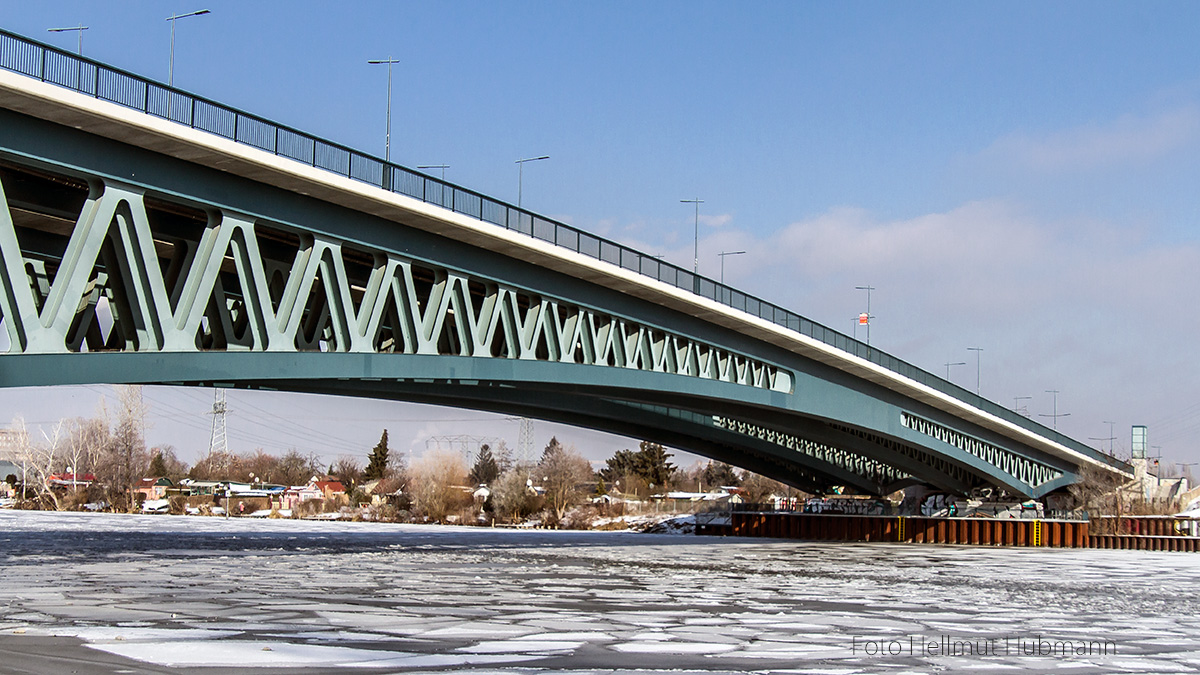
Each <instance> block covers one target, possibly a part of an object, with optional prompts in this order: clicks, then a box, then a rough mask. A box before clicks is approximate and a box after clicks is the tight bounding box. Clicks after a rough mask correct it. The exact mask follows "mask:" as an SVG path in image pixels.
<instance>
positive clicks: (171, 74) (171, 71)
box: [80, 9, 212, 87]
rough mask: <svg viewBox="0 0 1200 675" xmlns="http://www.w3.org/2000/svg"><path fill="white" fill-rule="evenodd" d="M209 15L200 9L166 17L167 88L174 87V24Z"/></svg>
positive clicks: (205, 10) (207, 11)
mask: <svg viewBox="0 0 1200 675" xmlns="http://www.w3.org/2000/svg"><path fill="white" fill-rule="evenodd" d="M211 13H212V12H210V11H209V10H207V9H200V10H196V11H195V12H188V13H187V14H172V15H171V16H168V17H167V21H170V22H171V65H170V68H169V69H168V71H167V86H171V87H173V86H175V22H176V21H178V20H179V19H186V18H187V17H189V16H200V15H202V14H211ZM80 39H82V38H80Z"/></svg>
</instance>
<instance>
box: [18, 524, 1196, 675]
mask: <svg viewBox="0 0 1200 675" xmlns="http://www.w3.org/2000/svg"><path fill="white" fill-rule="evenodd" d="M1198 580H1200V555H1197V554H1186V553H1155V552H1144V551H1113V550H1052V549H1011V548H1009V549H1002V548H983V547H952V546H914V545H899V544H833V543H812V542H784V541H778V540H762V539H744V540H738V539H732V538H728V539H721V538H711V537H695V536H675V535H653V534H638V533H634V532H573V531H552V530H514V529H500V528H497V529H491V528H466V527H442V526H420V525H396V524H386V523H351V522H322V521H293V520H271V519H250V518H233V519H228V520H226V519H223V518H196V517H172V516H163V515H154V516H150V515H147V516H117V515H109V514H75V513H39V512H11V511H10V512H0V588H3V589H5V591H4V593H5V597H4V598H3V600H2V601H0V664H4V663H10V661H8V660H7V659H13V658H17V657H18V656H20V655H22V654H24V655H26V656H24V657H22V658H26V659H27V661H26V662H23V663H25V664H26V665H27V666H29V667H28V669H27V670H26V671H23V672H50V671H57V670H60V669H61V667H60V666H61V663H60V662H54V663H56V664H58V665H56V666H54V667H52V666H51V665H47V664H50V663H51V661H50V660H49V659H51V658H52V657H53V658H59V659H61V658H63V657H64V655H76V656H78V658H79V659H80V662H81V663H83V662H86V663H90V664H93V670H84V671H81V672H113V673H116V672H139V665H138V664H139V663H140V664H143V666H144V667H145V668H150V667H153V668H154V669H155V672H195V671H196V670H197V669H202V668H203V667H204V666H211V667H221V668H223V670H221V672H239V673H240V672H246V673H253V672H264V673H265V672H268V671H267V670H263V669H268V670H269V672H271V673H278V672H297V673H299V672H322V673H338V672H358V673H375V672H379V673H383V672H389V673H390V672H410V671H424V672H455V673H478V674H481V675H482V674H483V673H507V674H510V675H515V674H517V673H526V672H528V673H534V672H537V673H584V672H587V673H595V672H605V673H607V672H634V671H639V672H640V671H648V670H649V671H652V670H659V671H666V670H670V671H672V672H682V673H686V672H746V671H754V672H779V673H784V672H789V673H810V672H811V673H817V672H821V673H905V672H914V673H923V672H931V671H952V672H959V671H961V672H971V673H1000V672H1006V673H1007V672H1037V673H1042V672H1049V671H1063V672H1069V673H1079V674H1081V675H1090V674H1092V673H1112V672H1117V673H1125V672H1194V671H1195V670H1197V669H1198V668H1200V584H1197V581H1198ZM47 640H48V641H49V642H40V641H47ZM77 641H82V643H83V644H86V645H87V648H88V649H90V650H92V651H91V653H92V654H94V655H97V656H96V657H95V658H92V659H90V660H89V659H84V658H83V656H79V655H86V653H87V650H84V649H81V648H80V647H77V646H75V645H76V644H78V642H77ZM1066 641H1071V644H1072V645H1093V650H1094V651H1098V650H1099V647H1100V646H1105V648H1106V649H1107V650H1108V653H1107V654H1101V653H1092V654H1075V653H1070V654H1064V653H1062V650H1061V646H1062V645H1064V644H1066ZM43 644H46V645H51V646H48V647H41V648H42V649H43V651H44V652H46V653H45V654H44V657H45V658H46V659H47V661H46V663H38V662H37V661H36V659H37V655H36V654H35V655H34V656H32V657H28V654H29V649H30V648H29V647H28V645H43ZM956 644H957V645H958V647H957V648H956V647H954V645H956ZM968 644H970V645H974V648H975V649H980V650H983V651H981V652H975V653H971V654H965V653H963V648H964V647H965V646H966V645H968ZM1043 644H1044V645H1047V646H1046V647H1043V646H1042V645H1043ZM1054 645H1059V647H1055V646H1054ZM1001 647H1002V648H1003V650H1001V649H1000V648H1001ZM947 648H949V649H950V651H954V652H957V653H955V654H950V655H948V654H946V651H947ZM50 650H53V651H54V654H50V653H48V652H49V651H50ZM72 650H74V651H72ZM1039 651H1040V652H1043V653H1039ZM1114 651H1115V653H1114ZM101 656H102V657H103V658H107V659H112V663H113V664H115V665H112V666H111V670H102V669H100V666H99V665H95V663H97V662H96V659H97V658H101ZM28 658H33V659H34V661H33V662H32V664H33V665H31V666H30V665H29V662H28ZM39 666H40V668H39ZM3 669H4V666H3V665H0V670H3ZM201 672H203V671H202V670H201Z"/></svg>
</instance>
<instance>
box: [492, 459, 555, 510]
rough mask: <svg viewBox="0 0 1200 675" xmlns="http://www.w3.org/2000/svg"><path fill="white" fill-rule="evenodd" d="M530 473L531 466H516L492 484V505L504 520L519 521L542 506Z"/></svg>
mask: <svg viewBox="0 0 1200 675" xmlns="http://www.w3.org/2000/svg"><path fill="white" fill-rule="evenodd" d="M530 475H531V474H530V468H518V467H514V468H512V469H509V470H508V471H505V472H504V473H502V474H500V477H499V478H497V479H496V481H495V483H493V484H492V505H493V508H494V509H495V512H496V515H497V516H499V517H500V518H501V519H502V520H507V521H509V522H517V521H520V520H522V519H523V518H525V517H526V516H529V515H530V514H533V513H537V512H538V511H539V510H540V509H541V508H542V504H543V500H542V498H541V497H539V496H538V494H537V492H535V491H534V490H533V487H532V486H531V485H530V484H529V476H530Z"/></svg>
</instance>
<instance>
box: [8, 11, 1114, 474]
mask: <svg viewBox="0 0 1200 675" xmlns="http://www.w3.org/2000/svg"><path fill="white" fill-rule="evenodd" d="M0 68H4V69H6V70H10V71H13V72H17V73H21V74H23V75H27V76H29V77H32V78H37V79H39V80H41V81H43V82H49V83H52V84H56V85H59V86H62V87H66V88H68V89H73V90H75V91H77V92H80V93H82V94H86V95H88V96H93V97H95V98H97V99H102V100H105V101H109V102H112V103H116V104H118V105H122V106H126V107H129V108H133V109H135V110H139V111H142V112H144V113H147V114H150V115H154V116H156V117H160V118H163V119H167V120H171V121H173V122H177V123H179V124H183V125H186V126H189V127H191V128H193V129H198V130H201V131H205V132H208V133H212V134H215V135H217V136H221V137H223V138H227V139H229V140H232V141H235V142H237V143H242V144H245V145H249V146H252V147H255V148H258V149H260V150H263V151H266V152H270V153H273V154H275V155H277V156H280V157H286V158H288V159H292V160H295V161H298V162H302V163H304V164H307V165H309V166H313V167H316V168H320V169H324V170H326V171H330V172H332V173H335V174H338V175H341V176H345V177H347V178H350V179H353V180H357V181H362V182H364V183H369V184H371V185H375V186H378V187H380V188H383V189H385V190H389V191H391V192H394V193H396V194H402V195H405V196H408V197H412V198H414V199H419V200H421V201H423V202H426V203H429V204H435V205H437V206H441V207H443V208H446V209H449V210H451V211H454V212H455V213H460V214H463V215H467V216H470V217H472V218H476V219H479V220H483V221H486V222H489V223H492V224H494V225H498V226H501V227H504V228H506V229H508V230H513V231H516V232H520V233H523V234H526V235H529V236H531V237H534V238H536V239H540V240H542V241H545V242H549V243H551V244H554V245H556V246H561V247H563V248H566V249H568V250H571V251H574V252H576V253H580V254H583V255H586V256H588V257H591V258H594V259H597V260H602V261H605V262H609V263H612V264H614V265H617V266H618V267H621V268H622V269H625V270H629V271H631V272H635V273H637V274H641V275H643V276H647V277H650V278H652V279H656V280H658V281H660V282H662V283H665V284H668V285H670V286H674V287H675V288H679V289H682V290H685V291H689V292H691V293H694V294H696V295H699V296H702V297H704V298H707V299H709V300H713V301H715V302H718V303H720V304H722V305H725V306H728V307H732V308H734V309H737V310H740V311H743V312H746V313H747V314H751V315H753V316H756V317H759V318H761V319H764V320H766V321H769V322H771V323H774V324H776V325H778V326H782V327H784V328H787V329H789V330H793V331H796V332H798V333H801V334H803V335H807V336H808V337H811V338H813V339H815V340H818V341H820V342H823V343H825V344H827V345H829V346H831V347H834V348H836V349H840V350H842V351H844V352H848V353H850V354H854V355H855V356H858V357H860V358H863V359H865V360H867V361H870V362H871V363H874V364H876V365H878V366H881V367H883V368H886V369H888V370H891V371H892V372H895V373H898V374H900V375H903V376H905V377H907V378H910V379H912V380H915V381H917V382H920V383H921V384H924V385H926V386H928V387H931V388H933V389H936V390H937V391H940V392H942V393H944V394H947V395H949V396H952V397H954V398H957V399H959V400H961V401H963V402H965V403H968V404H970V405H972V406H974V407H976V408H978V409H980V410H983V411H986V412H988V413H991V414H992V415H995V416H997V417H999V418H1001V419H1003V420H1006V421H1008V422H1010V423H1012V424H1015V425H1017V426H1020V427H1022V428H1024V429H1027V430H1029V431H1032V432H1034V433H1036V434H1038V435H1040V436H1043V437H1046V438H1049V439H1052V440H1054V441H1057V442H1058V443H1060V444H1062V445H1065V446H1067V447H1070V448H1073V449H1075V450H1083V451H1086V452H1088V453H1089V454H1093V455H1094V456H1096V457H1098V458H1103V460H1104V461H1106V462H1108V463H1109V464H1110V465H1113V466H1122V465H1123V464H1124V463H1123V462H1120V461H1118V460H1116V459H1115V458H1112V457H1108V456H1107V455H1104V454H1103V453H1100V452H1098V451H1095V450H1094V449H1092V448H1089V447H1087V446H1084V445H1083V444H1082V443H1079V442H1078V441H1075V440H1074V439H1072V438H1070V437H1068V436H1065V435H1063V434H1060V433H1058V432H1057V431H1055V430H1052V429H1050V428H1049V427H1045V426H1043V425H1041V424H1039V423H1037V422H1035V421H1033V420H1031V419H1029V418H1027V417H1025V416H1023V415H1020V414H1018V413H1016V412H1014V411H1012V410H1009V409H1008V408H1005V407H1003V406H1001V405H999V404H997V403H994V402H992V401H989V400H987V399H985V398H983V397H981V396H978V395H976V394H974V393H973V392H970V391H968V390H966V389H964V388H962V387H959V386H958V385H956V384H953V383H951V382H949V381H947V380H944V379H942V378H940V377H938V376H936V375H934V374H932V373H930V372H928V371H925V370H922V369H921V368H918V367H917V366H914V365H912V364H910V363H907V362H905V361H902V360H900V359H898V358H896V357H894V356H892V355H890V354H887V353H885V352H882V351H880V350H878V349H875V348H873V347H870V346H868V345H866V344H864V343H862V342H859V341H858V340H855V339H853V338H851V337H849V336H847V335H845V334H843V333H840V332H838V331H836V330H834V329H832V328H829V327H826V326H823V325H821V324H819V323H816V322H815V321H811V320H809V319H806V318H804V317H802V316H800V315H799V314H796V313H795V312H792V311H790V310H787V309H784V308H783V307H780V306H779V305H775V304H773V303H770V302H767V301H765V300H761V299H759V298H756V297H753V296H750V295H747V294H745V293H743V292H741V291H738V290H736V289H734V288H732V287H730V286H726V285H724V284H722V283H720V282H717V281H714V280H712V279H709V278H707V277H704V276H701V275H698V274H695V273H693V272H690V271H688V270H686V269H684V268H682V267H679V266H677V265H673V264H671V263H668V262H664V261H662V260H660V259H658V258H657V257H655V256H651V255H647V254H645V253H641V252H639V251H636V250H634V249H632V248H629V247H628V246H624V245H622V244H618V243H616V242H614V241H611V240H609V239H604V238H602V237H597V236H596V235H593V234H589V233H587V232H584V231H583V230H580V229H577V228H574V227H571V226H570V225H567V224H565V223H561V222H558V221H556V220H552V219H550V218H546V217H544V216H540V215H538V214H536V213H534V212H532V211H528V210H526V209H522V208H520V207H517V206H513V205H512V204H508V203H506V202H503V201H500V200H497V199H493V198H491V197H488V196H486V195H483V194H481V193H478V192H475V191H474V190H469V189H467V188H464V187H460V186H458V185H455V184H453V183H448V182H446V181H443V180H440V179H438V178H434V177H433V176H428V175H426V174H423V173H421V172H419V171H414V170H412V169H408V168H405V167H403V166H400V165H398V164H393V163H390V162H386V161H384V160H382V159H380V158H378V157H374V156H372V155H368V154H365V153H362V152H358V151H357V150H353V149H351V148H348V147H346V146H344V145H340V144H338V143H333V142H330V141H327V140H324V139H322V138H318V137H316V136H313V135H311V134H307V133H305V132H303V131H300V130H298V129H294V128H292V127H288V126H285V125H282V124H278V123H275V122H272V121H270V120H267V119H264V118H262V117H259V116H257V115H253V114H250V113H247V112H243V111H241V110H238V109H236V108H232V107H230V106H227V105H223V104H221V103H217V102H216V101H213V100H210V99H207V98H204V97H201V96H196V95H195V94H190V93H188V92H186V91H183V90H181V89H176V88H173V87H170V86H167V85H165V84H162V83H161V82H156V81H154V80H150V79H148V78H145V77H141V76H139V75H135V74H133V73H130V72H128V71H124V70H121V69H118V68H113V67H111V66H107V65H105V64H103V63H100V62H98V61H95V60H92V59H89V58H87V57H82V56H78V55H76V54H72V53H71V52H67V51H64V50H61V49H58V48H57V47H53V46H51V45H47V44H44V43H41V42H38V41H36V40H31V39H29V38H26V37H24V36H21V35H17V34H15V33H11V32H9V31H6V30H3V29H0Z"/></svg>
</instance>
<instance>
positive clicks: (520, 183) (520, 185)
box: [517, 155, 550, 209]
mask: <svg viewBox="0 0 1200 675" xmlns="http://www.w3.org/2000/svg"><path fill="white" fill-rule="evenodd" d="M543 159H550V155H542V156H541V157H527V158H525V159H518V160H517V166H518V167H520V168H519V169H518V170H517V208H518V209H519V208H521V197H522V192H523V190H524V188H525V162H540V161H541V160H543Z"/></svg>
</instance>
